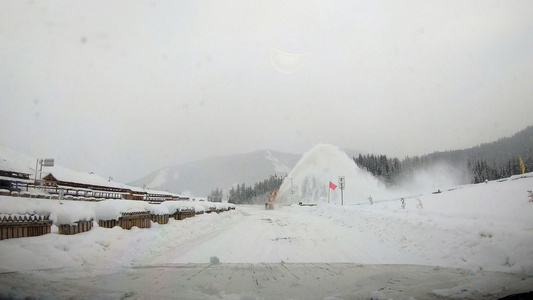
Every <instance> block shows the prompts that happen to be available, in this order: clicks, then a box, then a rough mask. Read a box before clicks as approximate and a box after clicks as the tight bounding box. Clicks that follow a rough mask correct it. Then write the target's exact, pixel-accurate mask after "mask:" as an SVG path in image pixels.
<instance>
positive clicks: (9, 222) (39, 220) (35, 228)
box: [0, 215, 52, 240]
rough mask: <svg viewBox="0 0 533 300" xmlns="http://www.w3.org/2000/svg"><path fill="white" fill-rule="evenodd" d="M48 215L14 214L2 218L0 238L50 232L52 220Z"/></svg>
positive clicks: (0, 221)
mask: <svg viewBox="0 0 533 300" xmlns="http://www.w3.org/2000/svg"><path fill="white" fill-rule="evenodd" d="M48 218H49V217H48V216H37V215H30V216H27V215H26V216H18V217H17V216H14V217H11V216H9V217H5V216H4V217H3V218H2V220H0V240H4V239H12V238H21V237H30V236H39V235H43V234H47V233H50V231H51V227H52V221H50V220H49V219H48Z"/></svg>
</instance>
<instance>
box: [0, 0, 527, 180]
mask: <svg viewBox="0 0 533 300" xmlns="http://www.w3.org/2000/svg"><path fill="white" fill-rule="evenodd" d="M532 95H533V1H530V0H526V1H385V2H380V1H301V2H290V3H285V2H284V1H279V2H278V1H263V2H259V1H190V2H188V1H19V0H16V1H7V0H4V1H1V2H0V98H1V102H0V103H1V107H0V144H1V145H3V146H6V147H9V148H11V149H13V150H17V151H20V152H22V153H26V154H29V155H33V156H36V157H52V158H55V159H56V164H60V165H62V166H65V167H70V168H73V169H77V170H79V171H94V172H95V173H97V174H99V175H101V176H104V177H107V176H112V177H114V178H115V180H116V181H122V182H128V181H131V180H134V179H138V178H140V177H142V176H144V175H147V174H148V173H149V172H151V171H154V170H156V169H158V168H161V167H164V166H170V165H174V164H178V163H183V162H188V161H191V160H196V159H201V158H205V157H209V156H215V155H225V154H233V153H245V152H251V151H255V150H260V149H273V150H279V151H284V152H292V153H304V152H306V151H307V150H309V149H310V148H312V147H313V146H314V145H316V144H318V143H329V144H333V145H336V146H339V147H341V148H350V149H356V150H362V151H366V152H371V153H382V154H387V155H391V156H398V157H400V158H403V157H404V156H405V155H410V156H413V155H422V154H425V153H431V152H434V151H441V150H454V149H462V148H467V147H472V146H475V145H477V144H480V143H484V142H490V141H493V140H496V139H498V138H501V137H504V136H510V135H512V134H514V133H515V132H517V131H519V130H521V129H524V128H526V127H527V126H529V125H532V124H533V116H532V112H533V98H532Z"/></svg>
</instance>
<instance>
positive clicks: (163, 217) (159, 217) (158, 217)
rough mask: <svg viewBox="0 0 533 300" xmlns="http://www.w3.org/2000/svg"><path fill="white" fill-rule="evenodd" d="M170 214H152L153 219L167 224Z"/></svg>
mask: <svg viewBox="0 0 533 300" xmlns="http://www.w3.org/2000/svg"><path fill="white" fill-rule="evenodd" d="M169 217H170V216H169V215H168V214H166V215H151V218H152V221H153V222H155V223H159V224H167V223H168V219H169Z"/></svg>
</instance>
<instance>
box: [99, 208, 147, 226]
mask: <svg viewBox="0 0 533 300" xmlns="http://www.w3.org/2000/svg"><path fill="white" fill-rule="evenodd" d="M150 220H151V217H150V212H149V211H138V212H127V213H122V216H121V217H120V218H119V219H118V220H100V221H98V226H100V227H105V228H113V227H115V226H117V225H118V226H120V227H122V228H123V229H131V228H132V227H133V226H137V227H139V228H150Z"/></svg>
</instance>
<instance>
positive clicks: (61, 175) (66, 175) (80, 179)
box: [43, 166, 132, 189]
mask: <svg viewBox="0 0 533 300" xmlns="http://www.w3.org/2000/svg"><path fill="white" fill-rule="evenodd" d="M48 174H52V176H53V177H54V178H55V179H57V180H58V181H61V182H72V183H81V184H85V185H92V186H101V187H108V188H117V189H132V187H130V186H127V185H125V184H123V183H119V182H114V181H109V180H107V179H105V178H103V177H101V176H98V175H96V174H94V173H87V172H78V171H74V170H71V169H68V168H64V167H61V166H54V167H49V168H47V173H46V175H45V174H43V178H44V177H46V176H48Z"/></svg>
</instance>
